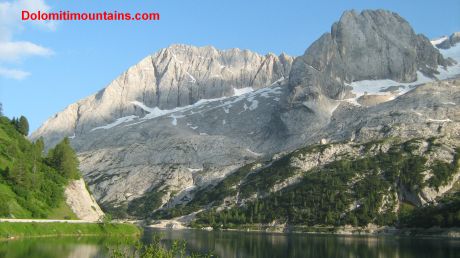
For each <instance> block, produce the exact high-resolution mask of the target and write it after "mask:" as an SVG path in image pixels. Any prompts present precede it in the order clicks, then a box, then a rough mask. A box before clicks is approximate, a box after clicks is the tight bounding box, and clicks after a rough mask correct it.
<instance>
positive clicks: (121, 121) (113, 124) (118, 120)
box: [91, 115, 138, 132]
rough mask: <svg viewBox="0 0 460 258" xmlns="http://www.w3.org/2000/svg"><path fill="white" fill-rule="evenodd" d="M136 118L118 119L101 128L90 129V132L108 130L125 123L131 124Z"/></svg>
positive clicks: (125, 117)
mask: <svg viewBox="0 0 460 258" xmlns="http://www.w3.org/2000/svg"><path fill="white" fill-rule="evenodd" d="M136 118H138V116H135V115H131V116H124V117H120V118H118V119H117V120H116V121H115V122H113V123H110V124H107V125H103V126H98V127H95V128H93V129H91V132H92V131H95V130H99V129H106V130H107V129H110V128H112V127H115V126H117V125H120V124H123V123H127V122H131V121H133V120H134V119H136Z"/></svg>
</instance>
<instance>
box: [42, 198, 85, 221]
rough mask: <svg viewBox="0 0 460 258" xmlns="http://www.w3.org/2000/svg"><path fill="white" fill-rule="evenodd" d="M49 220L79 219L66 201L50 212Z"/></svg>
mask: <svg viewBox="0 0 460 258" xmlns="http://www.w3.org/2000/svg"><path fill="white" fill-rule="evenodd" d="M47 219H78V217H77V215H75V213H74V212H73V211H72V209H71V208H70V207H69V205H67V203H66V202H65V201H62V202H61V203H60V204H59V206H57V207H56V208H53V209H52V210H51V211H50V213H49V214H48V217H47Z"/></svg>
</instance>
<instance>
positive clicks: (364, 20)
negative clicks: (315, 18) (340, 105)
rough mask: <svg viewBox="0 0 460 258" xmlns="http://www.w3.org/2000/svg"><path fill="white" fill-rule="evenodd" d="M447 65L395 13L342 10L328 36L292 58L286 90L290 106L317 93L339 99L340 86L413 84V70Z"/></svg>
mask: <svg viewBox="0 0 460 258" xmlns="http://www.w3.org/2000/svg"><path fill="white" fill-rule="evenodd" d="M452 64H453V63H452V62H451V61H449V60H446V59H444V58H443V56H442V55H441V54H440V53H439V51H438V50H437V49H436V48H434V47H433V46H432V45H431V43H430V41H429V40H428V39H427V38H426V37H425V36H423V35H421V34H418V35H417V34H415V32H414V30H413V29H412V28H411V26H410V25H409V23H408V22H407V21H405V20H404V19H403V18H401V17H400V16H399V15H398V14H396V13H392V12H388V11H383V10H377V11H363V12H361V13H357V12H355V11H347V12H345V13H344V14H343V15H342V17H341V18H340V20H339V21H338V22H336V23H334V24H333V25H332V28H331V32H330V33H326V34H324V35H323V36H321V37H320V38H319V39H318V40H317V41H315V42H314V43H313V44H312V45H311V46H310V47H309V48H308V49H307V51H306V52H305V54H304V55H303V56H301V57H299V58H297V59H296V60H295V62H294V64H293V66H292V71H291V76H290V78H289V86H290V87H291V89H292V96H291V97H292V100H293V101H294V102H302V101H305V100H311V99H315V98H316V97H317V96H318V94H323V95H325V96H326V97H328V98H331V99H343V98H344V97H345V95H346V89H345V83H351V82H353V81H361V80H378V79H391V80H394V81H398V82H413V81H415V80H416V79H417V71H420V72H422V73H423V74H424V75H426V76H428V77H432V76H434V75H436V74H437V70H438V66H443V67H446V66H448V65H452Z"/></svg>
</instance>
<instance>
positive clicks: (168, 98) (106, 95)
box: [31, 45, 293, 146]
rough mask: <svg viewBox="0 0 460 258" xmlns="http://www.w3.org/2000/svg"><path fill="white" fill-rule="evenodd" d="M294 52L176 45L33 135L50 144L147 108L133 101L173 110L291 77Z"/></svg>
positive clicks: (72, 106) (77, 104) (79, 103)
mask: <svg viewBox="0 0 460 258" xmlns="http://www.w3.org/2000/svg"><path fill="white" fill-rule="evenodd" d="M292 62H293V58H292V57H290V56H288V55H285V54H281V55H280V56H276V55H274V54H272V53H269V54H267V55H265V56H262V55H259V54H257V53H254V52H251V51H248V50H240V49H230V50H225V51H221V50H217V49H215V48H214V47H194V46H187V45H172V46H170V47H168V48H165V49H162V50H160V51H158V52H157V53H155V54H153V55H151V56H148V57H146V58H144V59H143V60H142V61H140V62H139V63H138V64H136V65H134V66H132V67H131V68H129V69H128V70H127V71H126V72H124V73H123V74H121V75H120V76H119V77H118V78H116V79H115V80H114V81H113V82H111V83H110V84H109V85H108V86H107V87H106V88H104V89H103V90H101V91H99V92H98V93H97V94H94V95H91V96H89V97H87V98H85V99H82V100H80V101H78V102H76V103H74V104H71V105H69V106H68V107H67V108H66V109H64V110H63V111H61V112H59V113H57V114H56V115H55V116H54V117H52V118H50V119H49V120H48V121H46V122H45V123H44V124H43V125H42V126H41V127H40V128H39V129H38V130H37V131H36V132H34V133H33V134H32V136H31V137H32V139H35V138H37V137H39V136H40V137H44V138H45V141H46V142H47V145H48V146H52V145H53V144H55V143H56V142H57V141H58V140H59V139H61V138H62V137H64V136H68V137H72V136H73V135H81V134H83V133H85V132H88V131H90V130H91V129H93V128H95V127H97V126H100V125H103V124H108V123H111V122H113V121H115V120H116V119H118V118H120V117H123V116H127V115H138V116H141V115H143V114H145V112H144V110H143V109H141V108H139V107H136V105H134V104H133V102H134V101H138V102H141V103H144V104H145V105H147V106H149V107H152V108H153V107H157V108H159V109H162V110H169V109H173V108H176V107H182V106H187V105H191V104H194V103H196V102H197V101H199V100H202V99H213V98H220V97H225V96H227V97H228V96H233V95H235V93H238V90H239V89H241V88H247V87H252V88H253V89H259V88H262V87H266V86H270V85H272V84H273V83H275V82H281V81H283V80H284V79H287V78H288V75H289V71H290V68H291V64H292Z"/></svg>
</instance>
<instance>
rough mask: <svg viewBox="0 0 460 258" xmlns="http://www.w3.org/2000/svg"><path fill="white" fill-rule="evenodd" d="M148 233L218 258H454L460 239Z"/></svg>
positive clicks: (35, 253)
mask: <svg viewBox="0 0 460 258" xmlns="http://www.w3.org/2000/svg"><path fill="white" fill-rule="evenodd" d="M154 234H161V235H162V239H163V240H162V243H163V244H164V245H165V246H169V245H171V243H172V241H174V240H186V241H187V245H188V250H187V251H188V252H201V253H204V252H209V251H212V252H213V253H214V254H215V255H217V256H218V257H232V258H233V257H255V258H258V257H261V258H266V257H303V258H325V257H338V258H340V257H343V258H345V257H346V258H352V257H353V258H358V257H359V258H361V257H362V258H372V257H377V258H423V257H427V258H436V257H439V258H451V257H452V258H454V257H455V258H459V257H460V240H449V239H410V238H396V237H357V236H350V237H348V236H332V235H329V236H325V235H301V234H269V233H249V232H207V231H199V230H174V231H172V230H147V231H146V232H145V235H144V237H143V239H142V241H143V242H145V243H148V242H149V241H151V239H152V236H153V235H154ZM119 241H120V239H110V238H98V237H83V238H75V237H60V238H33V239H22V240H13V241H1V242H0V257H8V258H9V257H11V258H13V257H15V258H16V257H31V258H35V257H37V258H38V257H40V258H41V257H47V258H73V257H75V258H77V257H78V258H90V257H97V258H106V257H108V254H107V252H108V251H107V250H108V248H110V247H113V246H114V245H116V243H117V242H119Z"/></svg>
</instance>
